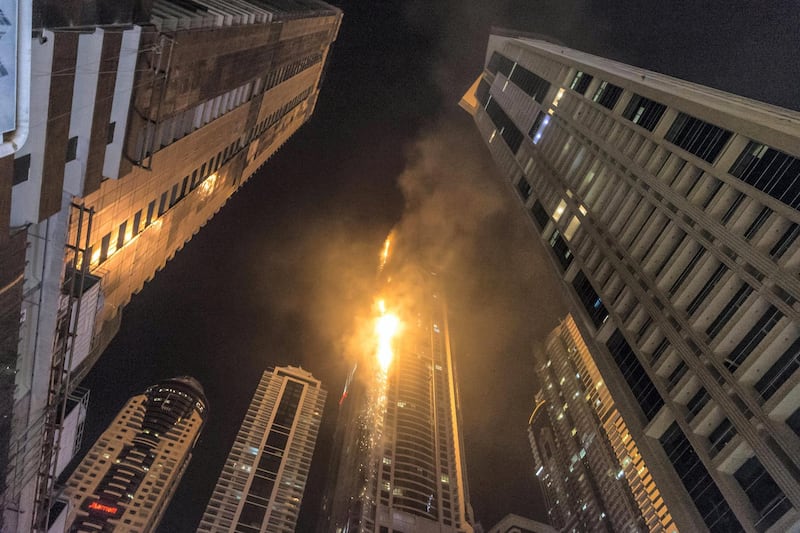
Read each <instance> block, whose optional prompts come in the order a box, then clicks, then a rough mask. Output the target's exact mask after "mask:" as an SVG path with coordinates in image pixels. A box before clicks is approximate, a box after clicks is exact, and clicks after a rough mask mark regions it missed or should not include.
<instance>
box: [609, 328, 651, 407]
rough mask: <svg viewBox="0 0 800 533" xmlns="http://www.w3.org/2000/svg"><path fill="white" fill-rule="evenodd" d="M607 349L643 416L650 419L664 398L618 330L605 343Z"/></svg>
mask: <svg viewBox="0 0 800 533" xmlns="http://www.w3.org/2000/svg"><path fill="white" fill-rule="evenodd" d="M606 347H607V348H608V351H609V352H611V356H612V357H613V358H614V361H615V362H616V363H617V366H618V367H619V369H620V372H622V376H623V377H624V378H625V381H626V382H627V383H628V387H630V389H631V392H632V393H633V395H634V397H635V398H636V401H637V402H638V403H639V406H640V407H641V408H642V412H643V413H644V416H645V418H647V419H648V420H652V419H653V417H654V416H656V413H658V411H659V410H660V409H661V407H662V406H663V405H664V399H663V398H662V397H661V394H659V393H658V390H656V387H655V385H653V381H652V380H651V379H650V377H649V376H648V375H647V372H645V370H644V368H643V367H642V364H641V363H640V362H639V359H638V358H637V357H636V354H635V353H634V352H633V349H632V348H631V346H630V345H629V344H628V341H626V340H625V337H624V336H623V335H622V332H621V331H620V330H615V331H614V334H613V335H611V338H609V339H608V342H607V343H606Z"/></svg>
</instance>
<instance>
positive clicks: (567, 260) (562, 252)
mask: <svg viewBox="0 0 800 533" xmlns="http://www.w3.org/2000/svg"><path fill="white" fill-rule="evenodd" d="M550 247H551V248H552V249H553V251H554V252H555V254H556V259H558V263H559V264H560V265H561V269H562V270H566V269H567V268H569V265H571V264H572V252H571V251H570V249H569V246H567V242H566V241H565V240H564V239H563V238H562V237H561V235H560V234H559V233H558V230H555V231H554V232H553V234H552V235H551V236H550Z"/></svg>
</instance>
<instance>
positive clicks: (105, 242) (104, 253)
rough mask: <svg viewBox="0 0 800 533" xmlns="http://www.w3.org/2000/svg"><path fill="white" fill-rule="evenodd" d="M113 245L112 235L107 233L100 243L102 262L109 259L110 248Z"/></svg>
mask: <svg viewBox="0 0 800 533" xmlns="http://www.w3.org/2000/svg"><path fill="white" fill-rule="evenodd" d="M110 245H111V234H110V233H107V234H106V235H105V236H104V237H103V239H102V240H101V241H100V262H101V263H102V262H103V261H105V260H106V259H108V247H109V246H110Z"/></svg>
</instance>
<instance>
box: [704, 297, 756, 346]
mask: <svg viewBox="0 0 800 533" xmlns="http://www.w3.org/2000/svg"><path fill="white" fill-rule="evenodd" d="M752 292H753V287H751V286H750V285H748V284H747V283H743V284H742V286H741V287H740V288H739V290H738V291H736V294H734V295H733V298H731V301H730V302H728V305H726V306H725V308H724V309H723V310H722V312H721V313H720V314H719V315H718V316H717V318H715V319H714V321H713V322H712V323H711V325H710V326H708V328H706V334H707V335H708V336H709V337H711V338H712V339H713V338H714V337H716V336H717V334H718V333H719V332H720V331H722V328H724V327H725V324H727V323H728V321H729V320H730V319H731V318H732V317H733V315H735V314H736V311H738V310H739V308H740V307H741V306H742V304H743V303H744V302H745V300H747V298H748V297H749V296H750V294H752Z"/></svg>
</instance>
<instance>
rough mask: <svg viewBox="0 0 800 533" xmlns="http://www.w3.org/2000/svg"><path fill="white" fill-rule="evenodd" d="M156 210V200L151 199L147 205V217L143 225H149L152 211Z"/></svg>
mask: <svg viewBox="0 0 800 533" xmlns="http://www.w3.org/2000/svg"><path fill="white" fill-rule="evenodd" d="M155 211H156V201H155V200H153V201H152V202H150V204H148V206H147V219H146V221H145V223H144V225H145V227H147V226H149V225H150V224H151V223H152V222H153V213H155Z"/></svg>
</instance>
